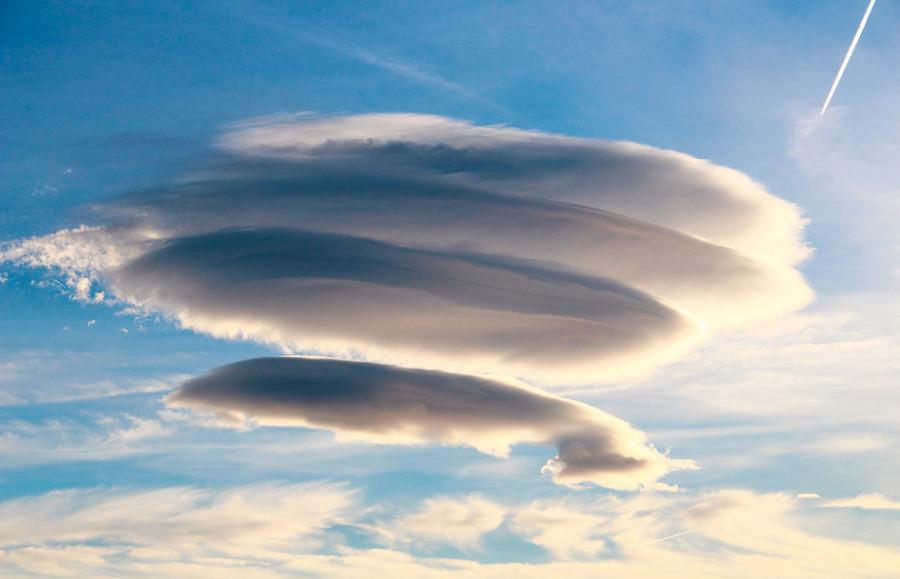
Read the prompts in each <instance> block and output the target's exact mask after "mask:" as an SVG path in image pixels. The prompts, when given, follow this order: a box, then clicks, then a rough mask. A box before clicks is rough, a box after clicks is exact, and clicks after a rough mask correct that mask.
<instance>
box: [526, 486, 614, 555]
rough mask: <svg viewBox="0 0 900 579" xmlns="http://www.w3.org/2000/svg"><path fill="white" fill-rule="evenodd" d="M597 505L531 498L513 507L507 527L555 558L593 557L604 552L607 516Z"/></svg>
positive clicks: (608, 521) (606, 548)
mask: <svg viewBox="0 0 900 579" xmlns="http://www.w3.org/2000/svg"><path fill="white" fill-rule="evenodd" d="M598 511H600V509H598V508H596V505H591V506H589V507H588V508H585V505H583V504H578V503H574V502H571V501H565V500H562V501H534V502H532V503H530V504H527V505H524V506H521V507H519V508H518V509H516V512H515V515H514V517H513V518H512V520H511V523H510V527H511V528H512V530H513V531H514V532H515V533H516V534H519V535H522V536H524V537H526V538H527V539H528V541H530V542H531V543H534V544H535V545H538V546H539V547H542V548H544V549H546V550H547V551H548V552H549V553H550V554H551V555H553V557H554V558H555V559H560V560H566V561H568V560H578V559H582V560H583V559H593V558H596V557H597V556H598V555H601V554H604V553H607V552H608V551H609V548H610V543H609V542H608V541H607V538H606V537H605V536H604V534H605V533H604V531H607V532H608V526H609V523H610V519H609V516H608V515H606V514H602V513H601V512H598Z"/></svg>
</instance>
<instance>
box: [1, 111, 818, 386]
mask: <svg viewBox="0 0 900 579" xmlns="http://www.w3.org/2000/svg"><path fill="white" fill-rule="evenodd" d="M219 146H220V148H221V150H222V151H223V153H222V155H221V157H220V159H219V160H218V162H217V163H215V164H214V165H213V166H211V167H209V168H208V169H206V170H204V171H202V172H198V173H195V174H194V175H191V176H189V177H187V178H185V179H183V180H181V181H179V182H178V183H176V184H174V185H170V186H166V187H161V188H158V189H154V190H150V191H142V192H138V193H134V194H130V195H126V196H124V197H121V198H118V199H115V200H113V201H110V202H105V203H103V204H101V205H100V206H98V208H97V209H98V211H99V214H100V215H101V216H102V219H104V220H105V223H106V225H101V226H98V227H81V228H78V229H72V230H65V231H60V232H57V233H55V234H52V235H49V236H45V237H40V238H35V239H29V240H24V241H20V242H16V243H12V244H9V245H7V246H6V247H4V248H3V249H2V254H0V257H2V258H4V259H6V260H10V261H15V262H18V263H21V264H26V265H33V266H44V267H51V268H59V269H61V270H62V271H64V272H65V274H66V275H67V276H68V279H72V280H77V281H78V283H79V284H80V286H79V287H82V286H90V287H87V289H86V291H84V292H82V293H84V294H87V295H91V294H90V292H91V287H93V286H92V285H91V284H93V283H94V282H96V283H97V284H98V287H101V286H102V287H103V289H104V294H103V295H104V296H105V298H106V301H111V300H118V301H119V302H126V303H130V304H131V305H133V306H137V307H140V308H144V309H150V310H156V311H162V312H165V313H167V314H169V315H171V316H173V317H174V318H176V319H177V320H178V321H179V322H180V323H181V324H183V325H184V326H186V327H190V328H192V329H195V330H197V331H201V332H207V333H210V334H212V335H215V336H224V337H242V338H249V339H254V340H260V341H265V342H269V343H274V344H277V345H279V346H281V347H282V348H283V349H284V350H286V351H288V352H305V353H309V352H315V353H319V354H329V355H336V356H347V355H352V356H353V357H363V358H366V359H369V360H372V361H378V362H386V363H395V364H402V365H415V366H422V367H430V368H435V369H440V370H447V371H464V372H477V373H482V372H498V373H502V374H511V375H515V376H519V377H523V378H538V379H540V380H541V381H542V382H544V383H547V384H553V383H587V382H594V381H598V380H604V379H620V378H622V377H624V376H628V375H632V374H634V373H635V372H640V371H644V370H646V369H648V368H652V367H653V366H656V365H658V364H660V363H663V362H666V361H668V360H671V359H673V358H674V357H676V356H677V355H678V354H679V353H680V352H682V351H683V350H684V348H686V347H688V346H690V345H691V344H692V343H694V342H695V341H696V340H697V339H698V337H699V336H701V335H702V333H703V331H704V329H705V328H707V327H712V328H715V327H720V326H726V325H734V324H740V323H744V322H748V321H756V320H759V319H764V318H766V317H770V316H774V315H777V314H780V313H783V312H786V311H790V310H792V309H796V308H798V307H800V306H802V305H804V304H805V303H806V302H807V301H808V300H809V299H810V298H811V291H810V290H809V288H808V286H807V285H806V284H805V282H804V280H803V279H802V277H801V276H800V274H799V273H798V272H797V271H796V270H795V269H794V266H795V265H796V264H797V263H798V262H799V261H801V260H802V259H803V258H804V257H805V256H806V255H807V254H808V249H807V248H806V247H805V245H804V244H803V242H802V238H801V234H802V228H803V225H804V221H803V219H802V217H801V215H800V213H799V211H798V209H797V208H796V207H795V206H793V205H791V204H789V203H787V202H785V201H783V200H780V199H778V198H777V197H775V196H773V195H771V194H769V193H768V192H767V191H765V189H764V188H762V187H761V186H760V185H758V184H757V183H755V182H753V181H752V180H751V179H749V178H748V177H746V176H745V175H743V174H741V173H739V172H737V171H734V170H731V169H727V168H724V167H719V166H716V165H714V164H712V163H709V162H707V161H702V160H698V159H695V158H692V157H689V156H687V155H684V154H681V153H676V152H672V151H663V150H659V149H654V148H651V147H646V146H643V145H637V144H634V143H616V142H603V141H596V140H586V139H574V138H569V137H562V136H556V135H548V134H543V133H538V132H529V131H521V130H516V129H510V128H505V127H478V126H473V125H470V124H468V123H465V122H461V121H455V120H452V119H447V118H443V117H436V116H427V115H412V114H373V115H358V116H351V117H341V118H304V117H299V118H297V117H294V118H287V119H278V118H276V119H274V120H273V119H268V120H266V121H265V122H260V123H249V124H245V125H242V126H238V127H236V128H234V129H233V130H231V131H230V132H229V133H227V134H225V135H224V136H223V137H221V139H220V141H219ZM81 280H88V281H89V282H90V283H88V281H81Z"/></svg>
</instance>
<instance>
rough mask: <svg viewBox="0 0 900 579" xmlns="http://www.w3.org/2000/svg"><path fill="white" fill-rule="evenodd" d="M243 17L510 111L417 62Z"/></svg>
mask: <svg viewBox="0 0 900 579" xmlns="http://www.w3.org/2000/svg"><path fill="white" fill-rule="evenodd" d="M241 16H242V18H244V19H245V20H247V21H248V22H251V23H253V24H254V25H256V26H260V27H262V28H266V29H268V30H271V31H273V32H277V33H278V34H281V35H284V36H289V37H291V38H293V39H295V40H299V41H300V42H303V43H305V44H312V45H315V46H317V47H319V48H324V49H326V50H329V51H331V52H333V53H335V54H337V55H339V56H342V57H345V58H348V59H350V60H355V61H357V62H361V63H363V64H367V65H369V66H372V67H375V68H378V69H381V70H383V71H385V72H389V73H391V74H394V75H396V76H399V77H402V78H405V79H407V80H410V81H412V82H415V83H418V84H421V85H425V86H430V87H434V88H438V89H441V90H444V91H447V92H449V93H452V94H454V95H456V96H458V97H462V98H465V99H470V100H475V101H480V102H482V103H485V104H488V105H490V106H492V107H494V108H496V109H498V110H503V111H506V109H505V108H504V107H502V106H501V105H499V104H497V103H495V102H494V101H492V100H491V99H489V98H487V97H485V96H484V95H481V94H479V93H477V92H475V91H473V90H471V89H470V88H468V87H466V86H463V85H461V84H459V83H457V82H454V81H452V80H449V79H447V78H444V77H443V76H441V75H439V74H437V73H434V72H430V71H427V70H424V69H423V68H422V67H421V66H418V65H416V64H413V63H410V62H406V61H403V60H399V59H396V58H391V57H389V56H383V55H380V54H376V53H375V52H372V51H371V50H368V49H366V48H363V47H361V46H358V45H355V44H350V43H349V42H346V41H344V40H343V39H338V38H335V37H334V36H333V35H329V34H325V33H322V32H319V31H313V30H309V29H306V30H303V29H300V28H295V27H289V26H285V25H283V24H281V23H279V22H275V21H273V20H271V19H269V18H260V17H259V16H258V15H257V14H252V15H251V14H247V13H246V12H245V13H243V14H242V15H241Z"/></svg>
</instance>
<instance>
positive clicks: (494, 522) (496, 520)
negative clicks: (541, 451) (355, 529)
mask: <svg viewBox="0 0 900 579" xmlns="http://www.w3.org/2000/svg"><path fill="white" fill-rule="evenodd" d="M505 514H506V509H505V508H504V507H502V506H500V505H498V504H497V503H494V502H493V501H489V500H487V499H485V498H483V497H482V496H480V495H478V494H471V495H469V496H467V497H463V498H459V499H455V498H452V497H434V498H430V499H427V500H425V501H424V503H423V504H422V506H421V507H420V508H419V510H418V511H416V512H415V513H412V514H410V515H407V516H404V517H401V518H399V519H397V520H396V521H394V522H393V523H391V524H390V525H388V526H385V527H382V528H380V529H378V530H379V532H380V533H381V534H382V535H385V536H386V537H387V538H388V539H389V540H390V541H391V543H396V542H398V541H400V542H403V541H406V542H415V543H425V544H447V545H453V546H454V547H456V548H458V549H462V550H474V549H479V548H480V547H481V538H482V537H483V536H484V535H485V534H487V533H489V532H491V531H493V530H495V529H497V528H498V527H499V526H500V525H502V524H503V519H504V516H505Z"/></svg>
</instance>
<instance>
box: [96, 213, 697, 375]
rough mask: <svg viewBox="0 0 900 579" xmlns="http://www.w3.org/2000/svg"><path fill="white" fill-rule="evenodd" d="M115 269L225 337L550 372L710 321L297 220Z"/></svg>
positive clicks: (141, 297) (585, 284)
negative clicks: (301, 226) (319, 229)
mask: <svg viewBox="0 0 900 579" xmlns="http://www.w3.org/2000/svg"><path fill="white" fill-rule="evenodd" d="M113 279H114V281H113V286H114V287H115V288H116V293H117V295H118V296H119V297H120V298H122V299H125V300H127V301H128V302H131V303H136V304H141V305H142V306H143V307H145V308H151V309H154V310H162V311H167V312H173V313H174V314H175V315H176V316H177V318H178V319H179V320H180V322H181V323H182V325H184V326H186V327H189V328H194V329H197V330H200V331H206V332H209V333H211V334H213V335H215V336H220V337H251V338H255V339H257V340H261V341H266V342H270V343H275V344H281V345H287V346H288V349H289V350H293V351H300V350H303V349H304V346H306V347H307V348H308V347H309V345H313V346H314V348H315V351H317V352H318V353H329V354H344V355H346V354H347V353H348V352H362V353H364V354H365V356H366V357H367V358H368V359H376V360H383V361H389V362H400V363H403V362H406V363H409V361H410V360H413V361H415V362H416V363H418V364H421V365H426V366H436V367H450V368H459V369H466V370H470V371H477V372H485V371H505V372H506V373H509V374H517V375H522V374H524V375H530V376H538V377H540V378H542V379H545V380H548V381H551V382H559V381H565V380H577V379H579V378H581V379H584V378H586V377H596V378H603V377H607V378H608V377H611V376H621V375H622V374H623V373H624V372H626V371H628V370H631V369H633V368H635V367H638V368H639V367H641V365H642V364H646V363H648V362H649V361H651V360H653V361H657V362H661V361H664V360H668V359H671V358H672V357H673V356H674V355H675V354H676V353H677V352H678V350H679V346H680V345H681V344H682V343H683V342H685V341H688V340H689V339H690V338H691V337H692V336H695V335H696V334H697V331H698V330H697V326H696V324H695V322H694V321H693V320H690V319H689V318H687V317H685V316H684V315H682V314H681V313H679V312H677V311H675V310H673V309H671V308H669V307H667V306H665V305H663V304H661V303H660V302H658V301H656V300H654V299H653V298H651V297H649V296H647V295H646V294H642V293H640V292H637V291H635V290H633V289H630V288H628V287H626V286H623V285H621V284H619V283H617V282H614V281H611V280H604V279H599V278H593V277H589V276H584V275H579V274H574V273H570V272H564V271H558V270H554V269H548V268H546V267H544V266H543V265H542V264H535V263H531V262H524V261H522V260H517V259H512V258H506V257H499V256H490V255H480V254H473V253H467V252H459V251H457V252H455V253H446V252H438V251H433V250H420V249H407V248H402V247H397V246H394V245H389V244H385V243H381V242H376V241H371V240H367V239H360V238H356V237H348V236H342V235H327V234H321V233H307V232H297V231H290V230H269V229H254V230H251V231H225V232H217V233H212V234H207V235H202V236H198V237H188V238H180V239H178V240H176V241H173V242H171V243H168V244H166V245H164V246H163V247H161V248H159V249H157V250H155V251H152V252H150V253H147V254H145V255H144V256H142V257H140V258H138V259H136V260H134V261H132V262H130V263H128V264H127V265H125V266H124V267H122V268H121V269H119V270H118V271H117V272H116V273H115V274H114V277H113Z"/></svg>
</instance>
